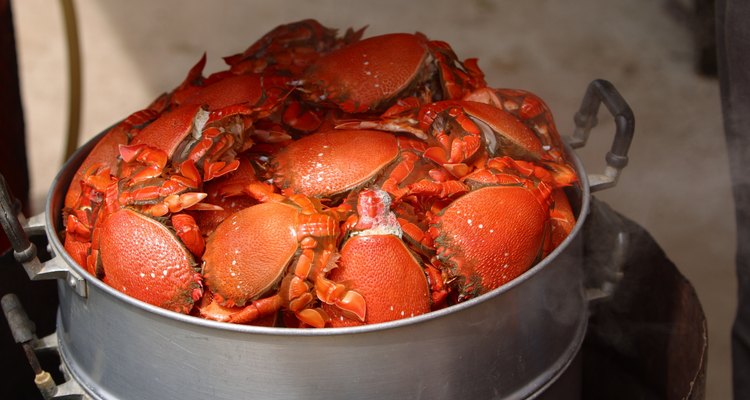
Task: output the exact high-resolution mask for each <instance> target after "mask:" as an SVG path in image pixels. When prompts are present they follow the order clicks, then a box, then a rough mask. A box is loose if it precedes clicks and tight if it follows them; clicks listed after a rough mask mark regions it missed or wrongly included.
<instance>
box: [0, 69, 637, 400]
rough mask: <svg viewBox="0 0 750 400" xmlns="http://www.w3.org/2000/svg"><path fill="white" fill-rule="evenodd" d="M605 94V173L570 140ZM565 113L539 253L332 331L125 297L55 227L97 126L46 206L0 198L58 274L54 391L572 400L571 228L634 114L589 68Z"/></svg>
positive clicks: (585, 130)
mask: <svg viewBox="0 0 750 400" xmlns="http://www.w3.org/2000/svg"><path fill="white" fill-rule="evenodd" d="M602 103H603V104H605V105H606V106H607V108H608V109H609V111H610V112H611V113H612V115H613V116H614V117H615V122H616V133H615V138H614V141H613V145H612V149H611V151H610V152H609V153H607V157H606V159H607V165H608V166H607V168H606V171H605V173H604V174H603V175H587V174H586V173H585V171H584V168H583V165H582V163H581V160H580V159H579V158H578V157H577V155H576V154H575V153H573V150H572V148H573V147H579V146H583V145H584V144H585V142H586V139H587V137H588V134H589V131H590V130H591V128H592V127H593V126H594V125H595V124H596V115H597V112H598V109H599V106H600V104H602ZM575 122H576V132H575V134H574V136H573V138H571V139H570V140H569V143H568V144H567V145H566V148H565V150H566V151H567V153H568V155H569V156H570V159H571V160H573V162H574V164H575V169H576V171H577V173H578V175H579V176H580V178H581V179H580V182H579V183H578V184H577V185H576V186H575V187H572V188H570V190H569V193H568V195H569V197H570V199H571V203H572V204H573V207H574V208H575V211H576V213H577V217H578V221H577V223H576V225H575V227H574V229H573V231H572V233H571V234H570V236H569V237H568V238H567V239H566V240H565V241H564V242H563V243H562V244H561V245H560V246H559V247H558V248H557V249H555V250H554V251H553V252H552V253H551V254H550V255H549V256H548V257H546V258H545V259H544V260H542V261H541V262H540V263H538V264H537V265H536V266H534V267H533V268H531V269H530V270H529V271H527V272H526V273H524V274H523V275H521V276H520V277H519V278H517V279H515V280H514V281H512V282H510V283H508V284H506V285H505V286H502V287H500V288H498V289H496V290H493V291H491V292H490V293H487V294H485V295H482V296H480V297H478V298H475V299H472V300H469V301H466V302H463V303H460V304H458V305H454V306H451V307H449V308H446V309H442V310H439V311H435V312H431V313H428V314H425V315H421V316H418V317H413V318H408V319H403V320H398V321H393V322H388V323H381V324H375V325H368V326H361V327H350V328H330V329H290V328H269V327H258V326H244V325H232V324H226V323H220V322H214V321H209V320H204V319H199V318H195V317H191V316H187V315H182V314H177V313H173V312H170V311H167V310H164V309H161V308H157V307H154V306H151V305H149V304H146V303H143V302H141V301H138V300H135V299H133V298H130V297H128V296H126V295H124V294H122V293H120V292H119V291H116V290H114V289H112V288H111V287H109V286H107V285H105V284H104V283H103V282H101V281H100V280H98V279H96V278H95V277H93V276H91V275H89V274H88V273H87V272H86V271H85V270H84V269H83V268H81V267H80V266H78V265H77V264H76V263H75V262H74V261H73V260H72V259H71V258H70V256H69V255H68V254H67V253H66V252H65V250H64V248H63V244H62V242H61V238H60V236H59V233H60V232H61V231H63V226H62V221H61V208H62V205H63V199H64V196H65V193H66V190H67V188H68V185H69V183H70V181H71V179H72V177H73V175H74V173H75V171H76V170H77V168H78V166H79V165H80V163H81V162H82V161H83V159H84V158H85V156H86V154H87V153H88V152H89V151H90V149H91V148H92V147H93V146H94V144H95V143H96V141H97V140H98V139H99V138H101V136H102V135H99V136H98V137H97V138H94V139H93V140H91V141H89V142H88V143H87V144H86V145H85V146H83V147H82V148H81V149H79V150H78V151H77V152H76V153H75V154H74V155H73V156H72V158H71V159H70V160H69V161H68V162H67V163H66V164H65V165H64V167H63V168H62V170H61V171H60V173H59V174H58V175H57V177H56V178H55V180H54V182H53V183H52V187H51V189H50V192H49V196H48V198H47V203H46V207H45V212H44V213H43V214H41V215H38V216H35V217H33V218H31V219H30V220H29V221H27V222H19V221H18V220H16V219H15V218H14V217H15V215H14V213H13V212H12V208H13V207H12V204H11V202H10V201H9V199H8V198H7V196H3V202H2V203H3V211H4V212H3V218H0V219H2V222H3V227H4V228H5V229H6V231H7V232H8V235H9V237H10V238H11V240H12V242H13V245H14V252H15V256H16V258H17V259H18V260H19V261H20V262H22V263H23V264H24V267H25V268H26V270H27V272H28V273H29V276H30V277H31V278H32V279H48V278H54V279H58V291H59V299H60V306H59V311H58V317H57V332H56V336H55V337H53V338H52V339H51V340H52V341H53V342H56V345H57V346H58V348H59V353H60V356H61V358H62V361H63V365H64V367H65V369H66V370H67V372H68V374H69V376H70V377H72V381H71V382H70V383H69V384H66V385H64V386H61V387H60V388H63V389H64V390H58V393H57V394H56V395H57V396H61V395H64V394H70V393H72V392H75V391H76V390H77V391H79V394H81V395H83V396H84V397H86V396H88V397H90V398H94V399H157V398H158V399H179V400H185V399H208V398H210V399H249V398H252V399H332V398H356V399H401V398H409V399H521V398H555V399H558V398H563V399H568V398H570V399H574V398H578V396H579V387H578V386H580V385H579V376H578V372H579V367H580V365H579V363H578V362H577V358H576V356H577V355H578V353H579V349H580V346H581V343H582V341H583V337H584V334H585V331H586V326H587V321H588V309H587V307H588V304H587V298H586V294H585V291H584V287H583V281H584V276H583V272H582V260H583V258H582V257H583V254H582V235H581V230H582V226H583V225H584V222H585V220H586V216H587V213H588V211H589V201H590V193H591V191H594V190H598V189H602V188H606V187H610V186H613V185H614V184H615V183H616V180H617V177H618V176H619V172H620V170H621V168H622V167H624V166H625V164H626V163H627V151H628V148H629V146H630V141H631V139H632V135H633V126H634V121H633V116H632V112H631V110H630V108H629V107H628V105H627V104H626V103H625V101H624V100H623V99H622V97H621V96H620V95H619V93H618V92H617V91H616V89H615V88H614V87H613V86H612V85H611V84H610V83H609V82H607V81H603V80H596V81H594V82H592V83H591V85H590V86H589V88H588V90H587V92H586V95H585V96H584V100H583V103H582V105H581V108H580V111H579V112H578V113H577V114H576V118H575ZM3 190H4V191H5V189H3ZM21 228H23V230H25V232H24V231H23V230H22V229H21ZM42 230H43V232H44V233H45V234H46V236H47V239H48V241H49V250H50V251H51V253H52V254H54V255H55V256H54V257H53V258H52V259H50V260H48V261H46V262H44V263H42V262H40V261H39V260H38V258H37V257H36V252H35V248H34V246H33V245H31V244H30V242H29V241H28V239H27V238H26V234H30V233H33V232H35V231H36V232H39V231H42ZM48 341H49V340H48ZM71 387H74V388H76V389H75V390H72V391H71V389H70V388H71Z"/></svg>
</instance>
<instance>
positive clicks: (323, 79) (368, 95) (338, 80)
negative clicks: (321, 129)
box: [303, 33, 429, 113]
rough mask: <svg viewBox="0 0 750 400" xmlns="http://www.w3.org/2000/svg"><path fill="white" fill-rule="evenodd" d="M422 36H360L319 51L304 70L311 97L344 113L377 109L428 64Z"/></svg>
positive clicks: (426, 49)
mask: <svg viewBox="0 0 750 400" xmlns="http://www.w3.org/2000/svg"><path fill="white" fill-rule="evenodd" d="M428 55H429V52H428V47H427V40H426V38H425V37H424V36H423V35H413V34H408V33H393V34H387V35H381V36H375V37H371V38H367V39H363V40H360V41H359V42H355V43H353V44H351V45H349V46H346V47H344V48H341V49H339V50H336V51H333V52H331V53H328V54H325V55H323V56H322V57H320V58H319V59H318V60H317V61H315V63H313V64H312V65H311V66H310V67H309V68H308V70H307V71H306V72H305V76H304V77H303V80H304V82H305V86H304V89H305V91H307V92H308V97H309V98H310V100H312V101H316V102H317V101H324V102H333V103H334V104H336V105H338V106H339V107H340V108H341V109H342V110H344V111H346V112H350V113H360V112H366V111H374V110H380V109H383V108H384V107H387V106H388V105H389V104H388V101H390V100H391V99H393V98H395V97H396V96H397V95H399V94H400V93H402V92H404V91H406V90H407V89H408V88H409V87H410V86H411V85H412V84H413V83H414V82H415V81H418V80H419V78H418V77H419V75H420V72H421V71H422V69H423V68H424V66H425V64H426V63H427V62H428Z"/></svg>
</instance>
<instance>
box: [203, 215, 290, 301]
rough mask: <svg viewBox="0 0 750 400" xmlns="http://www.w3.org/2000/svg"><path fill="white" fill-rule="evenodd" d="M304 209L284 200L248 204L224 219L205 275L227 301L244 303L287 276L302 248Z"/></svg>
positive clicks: (207, 253)
mask: <svg viewBox="0 0 750 400" xmlns="http://www.w3.org/2000/svg"><path fill="white" fill-rule="evenodd" d="M297 215H298V210H297V209H296V208H295V207H293V206H290V205H286V204H282V203H262V204H258V205H255V206H251V207H248V208H245V209H243V210H241V211H238V212H237V213H235V214H233V215H232V216H231V217H230V218H229V219H227V220H225V221H224V222H223V223H221V224H220V225H219V226H218V227H217V228H216V230H215V231H214V232H213V234H212V235H211V236H209V238H208V241H207V243H206V251H205V253H204V254H203V261H204V266H203V276H204V279H205V282H206V286H208V287H209V288H210V289H211V290H212V291H213V292H214V293H215V294H217V295H219V296H220V297H221V298H222V299H224V302H223V304H222V305H225V306H243V305H245V304H247V303H249V302H250V301H252V300H255V299H256V298H258V297H259V296H261V295H263V294H264V293H265V292H267V291H268V290H269V289H271V288H272V287H273V286H274V285H276V284H277V283H278V281H279V280H281V278H282V277H283V276H284V273H285V272H286V268H287V265H288V264H289V262H290V261H291V259H292V257H293V256H294V253H295V252H296V251H297V248H298V242H297V237H296V235H295V233H294V230H293V229H283V228H282V229H280V227H292V226H294V223H295V220H296V218H297Z"/></svg>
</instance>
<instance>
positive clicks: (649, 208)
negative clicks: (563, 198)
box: [13, 0, 736, 399]
mask: <svg viewBox="0 0 750 400" xmlns="http://www.w3.org/2000/svg"><path fill="white" fill-rule="evenodd" d="M75 5H76V11H77V18H78V23H79V29H80V32H79V34H80V39H81V52H82V66H83V103H82V114H81V118H82V119H81V135H82V137H81V141H80V143H81V144H82V143H83V142H84V141H86V140H88V139H89V138H91V137H92V136H94V135H95V134H97V133H99V132H101V131H102V130H104V129H105V128H107V127H108V126H110V125H111V124H113V123H114V122H116V121H118V120H119V119H121V118H124V117H125V116H127V115H128V114H130V113H131V112H133V111H136V110H139V109H141V108H143V107H145V106H146V105H147V104H148V103H150V102H151V101H152V100H153V99H154V98H156V97H157V96H158V95H159V94H160V93H162V92H164V91H168V90H170V89H172V88H173V87H175V86H176V85H178V84H179V83H180V82H181V81H182V80H183V78H184V76H185V74H186V73H187V71H188V69H189V68H190V67H191V66H193V64H195V62H197V61H198V59H199V58H200V57H201V55H202V54H203V52H207V55H208V60H209V62H208V65H207V68H206V71H205V72H206V75H207V74H208V73H211V72H214V71H217V70H220V69H223V68H224V66H223V62H222V60H221V57H223V56H228V55H232V54H235V53H239V52H242V51H243V50H245V48H247V47H248V46H249V45H250V44H251V43H252V42H253V41H255V40H256V39H258V38H260V36H262V35H263V34H264V33H266V32H267V31H269V30H271V29H272V28H274V27H276V26H277V25H280V24H283V23H288V22H292V21H296V20H299V19H303V18H316V19H318V20H319V21H320V22H321V23H323V24H324V25H326V26H329V27H334V28H339V29H340V30H342V31H343V30H345V29H346V28H348V27H354V28H361V27H363V26H368V28H367V30H366V32H365V36H372V35H377V34H382V33H390V32H415V31H420V32H423V33H425V34H426V35H427V36H428V37H430V38H432V39H440V40H444V41H447V42H448V43H450V44H451V45H452V47H453V48H454V50H455V51H456V53H457V54H458V56H459V58H462V59H465V58H470V57H476V58H478V59H479V66H480V67H481V68H482V69H483V70H484V72H485V74H486V80H487V82H488V83H489V84H490V85H491V86H495V87H502V88H521V89H526V90H529V91H532V92H534V93H536V94H538V95H539V96H541V97H542V98H543V99H545V100H546V101H547V103H548V105H549V106H550V108H551V109H552V111H553V113H554V115H555V118H556V122H557V126H558V129H559V130H560V132H561V133H562V134H563V135H569V134H571V133H572V128H573V115H574V113H575V112H576V110H577V109H578V107H579V105H580V102H581V98H582V96H583V94H584V92H585V90H586V87H587V85H588V84H589V82H591V81H592V80H594V79H597V78H603V79H607V80H609V81H611V82H612V83H613V84H614V85H615V87H616V88H618V90H619V91H620V93H621V94H622V95H623V97H624V98H625V99H626V100H627V101H628V103H629V104H630V106H631V108H632V109H633V112H634V114H635V121H636V130H635V139H634V141H633V145H632V147H631V150H630V164H629V165H628V167H627V168H626V169H625V170H624V171H623V174H622V177H621V179H620V182H619V183H618V184H617V186H616V187H614V188H611V189H608V190H605V191H602V192H599V193H596V195H595V196H596V197H597V198H599V199H601V200H604V201H605V202H607V203H609V204H610V205H611V206H612V207H613V208H614V209H615V210H617V211H619V212H620V213H621V214H623V215H625V216H626V217H628V218H630V219H632V220H634V221H635V222H637V223H638V224H640V225H642V226H643V227H644V228H646V229H647V230H648V231H649V232H650V233H651V234H652V235H653V236H654V238H655V239H656V241H657V242H658V243H659V245H660V246H661V247H662V248H663V249H664V250H665V252H666V253H667V256H668V257H669V258H670V259H671V260H672V261H673V262H674V263H675V264H676V265H677V267H678V268H679V269H680V271H681V272H682V273H683V274H684V275H685V276H686V277H687V279H688V280H690V281H691V282H692V284H693V285H694V286H695V288H696V290H697V292H698V295H699V298H700V301H701V303H702V305H703V308H704V310H705V313H706V316H707V319H708V325H709V354H708V378H707V396H706V398H708V399H726V398H730V397H731V369H730V348H729V331H730V326H731V321H732V318H733V316H734V312H735V307H736V279H735V274H734V251H735V231H734V229H735V227H734V212H733V210H734V208H733V207H734V206H733V203H732V197H731V185H730V180H729V172H728V161H727V156H726V145H725V142H724V136H723V131H722V120H721V109H720V101H719V86H718V81H717V79H715V78H714V77H711V76H710V75H703V74H700V73H699V69H700V68H699V64H700V61H699V60H700V57H699V46H696V43H697V42H698V41H699V40H700V39H699V37H697V36H696V32H698V26H699V25H696V21H695V19H694V15H695V13H694V4H693V2H690V1H680V0H657V1H653V0H610V1H606V2H603V1H598V0H577V1H572V2H570V1H569V2H559V1H552V0H527V1H523V2H511V1H500V0H498V1H492V0H470V1H463V2H455V1H447V0H444V1H443V0H441V1H434V0H433V1H427V0H422V1H409V2H404V1H396V0H388V1H385V0H379V1H370V2H364V1H348V2H337V1H333V0H315V1H274V2H271V1H263V2H262V1H239V0H233V1H230V0H221V1H212V2H200V1H178V0H162V1H159V2H153V1H148V0H131V1H128V2H123V1H117V0H99V1H96V2H93V1H77V2H75ZM13 13H14V23H15V29H16V39H17V51H18V57H19V70H20V79H21V94H22V100H23V106H24V113H25V120H26V141H27V147H28V157H29V167H30V173H31V197H32V199H31V200H32V203H31V204H32V211H33V212H34V213H37V212H39V211H41V210H42V207H43V205H44V199H45V197H46V195H47V190H48V188H49V185H50V183H51V182H52V180H53V178H54V176H55V174H56V172H57V171H58V170H59V168H60V166H61V164H62V162H63V161H64V160H63V159H62V158H63V154H64V146H65V133H66V132H65V127H66V124H67V117H66V115H67V105H68V98H67V90H68V75H67V56H66V52H65V48H66V47H65V37H64V25H63V17H62V10H61V8H60V6H59V3H58V2H51V1H48V0H24V1H16V2H13ZM613 132H614V124H613V123H612V121H611V118H609V117H608V116H607V115H606V114H605V113H604V112H602V113H601V114H600V124H599V126H598V127H597V128H595V130H594V131H593V134H592V138H591V140H590V141H589V143H588V144H587V145H586V147H585V148H583V149H580V150H579V151H578V154H579V155H580V156H581V158H582V159H583V161H584V163H585V165H586V168H587V171H589V172H592V173H599V172H601V170H602V169H603V166H604V154H605V153H606V151H607V150H608V147H609V145H610V144H611V140H612V133H613Z"/></svg>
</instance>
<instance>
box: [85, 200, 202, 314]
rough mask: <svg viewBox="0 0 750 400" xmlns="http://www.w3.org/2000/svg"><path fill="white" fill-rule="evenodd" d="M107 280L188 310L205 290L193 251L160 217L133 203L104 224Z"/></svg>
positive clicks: (157, 301)
mask: <svg viewBox="0 0 750 400" xmlns="http://www.w3.org/2000/svg"><path fill="white" fill-rule="evenodd" d="M100 229H101V234H100V237H101V241H100V244H99V254H100V255H101V261H102V265H103V268H104V274H105V276H104V282H105V283H107V284H108V285H110V286H112V287H113V288H115V289H117V290H119V291H121V292H123V293H125V294H127V295H129V296H131V297H134V298H136V299H138V300H141V301H144V302H146V303H149V304H153V305H155V306H158V307H162V308H166V309H168V310H172V311H176V312H180V313H188V312H189V311H190V310H191V309H192V307H193V303H194V302H195V301H196V300H198V299H199V298H200V296H201V295H202V293H203V290H202V282H201V277H200V274H199V273H198V272H197V271H196V269H195V267H194V266H195V262H194V261H193V258H192V256H191V255H190V252H188V251H187V249H186V248H185V246H184V245H183V244H182V243H181V242H180V240H179V239H178V238H177V236H176V235H175V234H174V233H173V232H171V231H170V230H169V229H167V227H166V226H164V225H163V224H161V223H159V222H158V221H156V220H154V219H152V218H149V217H147V216H145V215H143V214H139V213H137V212H135V211H133V210H130V209H126V208H123V209H120V210H118V211H116V212H114V213H112V214H110V215H108V216H107V218H106V220H105V221H104V223H103V224H102V225H101V226H100Z"/></svg>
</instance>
